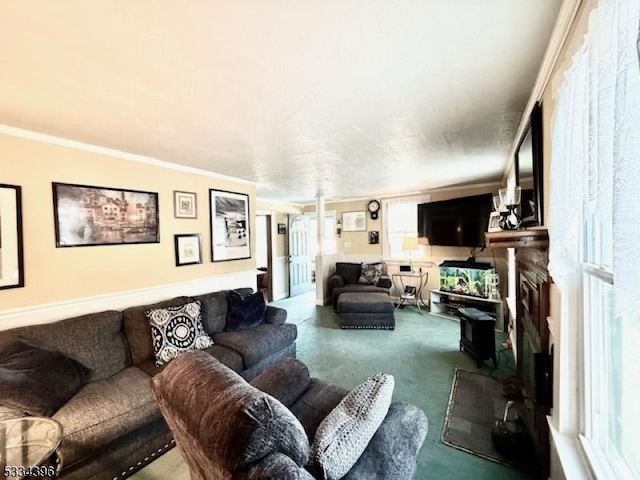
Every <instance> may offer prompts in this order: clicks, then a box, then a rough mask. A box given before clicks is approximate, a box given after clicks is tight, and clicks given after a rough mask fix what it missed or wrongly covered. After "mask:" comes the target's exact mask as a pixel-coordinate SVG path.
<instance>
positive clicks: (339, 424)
mask: <svg viewBox="0 0 640 480" xmlns="http://www.w3.org/2000/svg"><path fill="white" fill-rule="evenodd" d="M394 385H395V382H394V378H393V376H391V375H386V374H384V373H379V374H377V375H374V376H373V377H369V378H368V379H367V380H366V381H365V382H363V383H362V384H360V385H358V386H357V387H356V388H354V389H353V390H352V391H351V392H349V393H348V394H347V395H346V396H345V397H344V398H343V399H342V400H341V401H340V403H339V404H338V405H337V406H336V407H335V408H334V409H333V410H332V411H331V412H330V413H329V415H327V417H326V418H325V419H324V420H323V421H322V423H320V426H319V427H318V430H317V431H316V434H315V437H314V440H313V443H312V445H311V466H312V469H313V470H314V471H316V472H318V473H322V478H325V479H327V480H338V479H340V478H342V477H343V476H344V475H346V473H347V472H348V471H349V470H350V469H351V467H353V465H355V463H356V462H357V461H358V458H359V457H360V455H362V452H364V450H365V448H366V447H367V445H368V444H369V441H370V440H371V438H372V437H373V436H374V435H375V433H376V431H377V430H378V427H379V426H380V424H381V423H382V421H383V420H384V418H385V417H386V415H387V412H388V411H389V405H390V404H391V396H392V395H393V388H394Z"/></svg>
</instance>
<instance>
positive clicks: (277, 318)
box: [264, 305, 287, 325]
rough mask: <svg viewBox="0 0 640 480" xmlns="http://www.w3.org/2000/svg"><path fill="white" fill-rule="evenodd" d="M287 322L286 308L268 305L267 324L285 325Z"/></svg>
mask: <svg viewBox="0 0 640 480" xmlns="http://www.w3.org/2000/svg"><path fill="white" fill-rule="evenodd" d="M286 321H287V311H286V310H285V309H284V308H280V307H274V306H273V305H267V318H266V320H265V321H264V322H265V323H271V324H273V325H283V324H284V322H286Z"/></svg>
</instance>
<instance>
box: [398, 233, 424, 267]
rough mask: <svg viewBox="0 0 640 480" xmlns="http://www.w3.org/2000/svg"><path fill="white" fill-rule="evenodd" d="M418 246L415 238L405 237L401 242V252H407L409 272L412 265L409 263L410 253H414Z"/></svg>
mask: <svg viewBox="0 0 640 480" xmlns="http://www.w3.org/2000/svg"><path fill="white" fill-rule="evenodd" d="M419 248H420V246H419V245H418V238H417V237H405V239H404V240H403V241H402V250H404V251H405V252H409V265H411V271H412V272H413V263H412V262H411V260H412V259H411V252H415V251H416V250H418V249H419Z"/></svg>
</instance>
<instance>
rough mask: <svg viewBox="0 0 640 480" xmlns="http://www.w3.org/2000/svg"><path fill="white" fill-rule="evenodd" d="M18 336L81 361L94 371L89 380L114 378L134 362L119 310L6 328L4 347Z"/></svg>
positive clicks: (0, 343) (1, 340)
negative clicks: (10, 328)
mask: <svg viewBox="0 0 640 480" xmlns="http://www.w3.org/2000/svg"><path fill="white" fill-rule="evenodd" d="M18 339H22V340H25V341H27V342H29V343H32V344H34V345H38V346H40V347H42V348H46V349H50V350H55V351H58V352H61V353H63V354H64V355H66V356H67V357H69V358H72V359H74V360H75V361H77V362H80V363H81V364H82V365H84V366H85V367H87V368H89V369H90V370H91V375H90V377H89V381H95V380H101V379H103V378H107V377H110V376H111V375H114V374H115V373H117V372H119V371H121V370H123V369H125V368H127V367H128V366H129V365H130V364H131V363H130V360H129V353H128V349H127V342H126V339H125V338H124V335H123V334H122V313H121V312H117V311H115V310H109V311H105V312H99V313H90V314H88V315H82V316H80V317H74V318H68V319H65V320H61V321H59V322H54V323H47V324H43V325H32V326H28V327H20V328H16V329H13V330H7V331H4V332H2V335H0V350H2V349H3V348H6V346H7V345H8V344H10V343H13V342H15V341H16V340H18ZM149 341H151V339H149Z"/></svg>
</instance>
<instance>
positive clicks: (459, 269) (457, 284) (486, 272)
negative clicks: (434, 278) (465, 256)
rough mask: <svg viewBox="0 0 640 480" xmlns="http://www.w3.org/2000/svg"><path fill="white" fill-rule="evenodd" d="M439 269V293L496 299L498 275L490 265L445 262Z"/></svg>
mask: <svg viewBox="0 0 640 480" xmlns="http://www.w3.org/2000/svg"><path fill="white" fill-rule="evenodd" d="M439 267H440V290H441V291H443V292H451V293H458V294H460V295H469V296H471V297H481V298H497V297H496V296H497V295H498V275H497V274H496V269H495V268H494V267H493V266H492V265H491V264H490V263H482V262H459V261H453V260H446V261H445V262H443V263H441V264H440V265H439Z"/></svg>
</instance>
